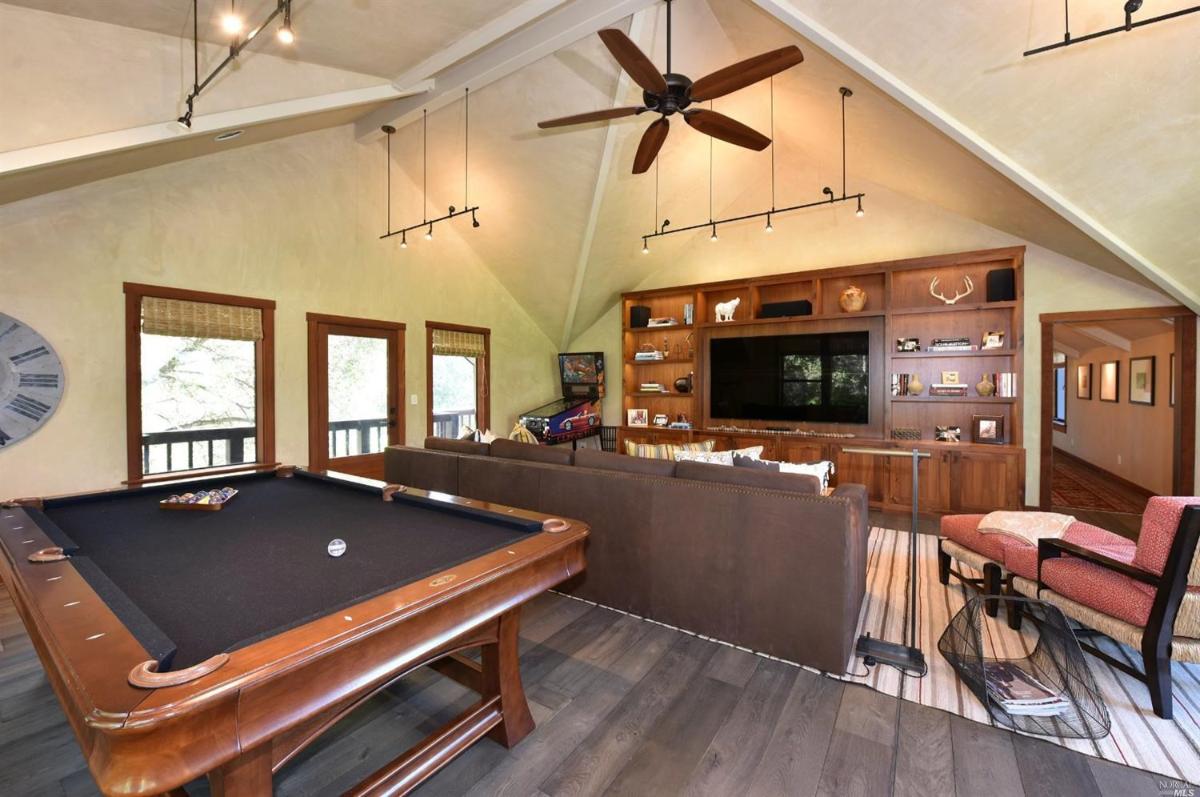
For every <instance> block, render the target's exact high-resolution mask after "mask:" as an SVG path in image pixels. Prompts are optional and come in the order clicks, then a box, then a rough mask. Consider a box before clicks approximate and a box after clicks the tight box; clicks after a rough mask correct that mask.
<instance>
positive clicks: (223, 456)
mask: <svg viewBox="0 0 1200 797" xmlns="http://www.w3.org/2000/svg"><path fill="white" fill-rule="evenodd" d="M254 345H255V344H254V341H248V340H218V339H213V338H179V337H174V336H167V335H146V334H143V335H142V339H141V348H142V362H141V369H142V472H143V473H145V474H152V473H169V472H171V471H178V470H191V469H195V468H213V467H221V466H225V465H239V464H241V463H244V462H254V461H256V460H257V458H258V456H257V451H255V446H254V443H255V437H254V434H255V406H254V403H255V390H254V388H255V357H254Z"/></svg>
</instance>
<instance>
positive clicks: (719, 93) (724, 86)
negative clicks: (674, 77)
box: [691, 44, 804, 102]
mask: <svg viewBox="0 0 1200 797" xmlns="http://www.w3.org/2000/svg"><path fill="white" fill-rule="evenodd" d="M803 60H804V54H803V53H801V52H800V48H799V47H797V46H795V45H794V44H793V45H788V46H787V47H781V48H779V49H778V50H772V51H771V52H769V53H762V54H761V55H756V56H754V57H753V58H747V59H746V60H745V61H739V62H737V63H736V64H732V65H730V66H727V67H725V68H724V69H718V70H717V71H716V72H713V73H712V74H709V75H705V76H704V77H702V78H700V79H699V80H697V81H696V82H695V83H693V84H692V92H691V96H692V101H693V102H703V101H705V100H714V99H716V98H717V97H724V96H725V95H726V94H732V93H733V92H735V91H737V90H738V89H744V88H746V86H749V85H751V84H754V83H757V82H758V81H760V80H766V79H767V78H769V77H771V75H777V74H779V73H780V72H782V71H783V70H785V69H788V68H790V67H793V66H795V65H796V64H798V63H800V62H801V61H803Z"/></svg>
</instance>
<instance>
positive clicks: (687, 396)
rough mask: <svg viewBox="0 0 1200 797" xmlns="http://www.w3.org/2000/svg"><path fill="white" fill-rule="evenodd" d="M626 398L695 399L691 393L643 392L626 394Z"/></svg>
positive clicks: (636, 391) (635, 391) (637, 391)
mask: <svg viewBox="0 0 1200 797" xmlns="http://www.w3.org/2000/svg"><path fill="white" fill-rule="evenodd" d="M625 395H626V396H639V397H642V398H685V399H690V398H694V396H693V395H692V394H691V393H654V392H651V391H646V392H642V391H641V390H632V391H629V392H628V393H626V394H625Z"/></svg>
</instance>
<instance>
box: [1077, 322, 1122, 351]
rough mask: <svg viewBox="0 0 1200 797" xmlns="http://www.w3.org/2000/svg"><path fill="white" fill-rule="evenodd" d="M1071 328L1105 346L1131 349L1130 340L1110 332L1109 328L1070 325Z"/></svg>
mask: <svg viewBox="0 0 1200 797" xmlns="http://www.w3.org/2000/svg"><path fill="white" fill-rule="evenodd" d="M1071 329H1073V330H1075V331H1076V332H1078V333H1079V334H1080V335H1083V336H1084V337H1088V338H1091V339H1092V340H1097V341H1099V342H1100V343H1102V344H1104V345H1105V346H1112V347H1113V348H1117V349H1120V350H1121V351H1132V350H1133V342H1132V341H1130V340H1129V338H1123V337H1121V336H1120V335H1118V334H1117V333H1116V332H1110V331H1109V330H1107V329H1104V328H1103V327H1077V326H1073V327H1071Z"/></svg>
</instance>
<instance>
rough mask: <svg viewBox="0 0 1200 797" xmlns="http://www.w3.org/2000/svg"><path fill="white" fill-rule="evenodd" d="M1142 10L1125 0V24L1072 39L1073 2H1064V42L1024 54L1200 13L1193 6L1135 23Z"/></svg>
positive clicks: (1137, 1) (1131, 0)
mask: <svg viewBox="0 0 1200 797" xmlns="http://www.w3.org/2000/svg"><path fill="white" fill-rule="evenodd" d="M1141 9H1142V0H1125V4H1124V5H1123V6H1122V7H1121V11H1122V13H1124V15H1125V22H1124V23H1123V24H1121V25H1117V26H1116V27H1112V28H1107V29H1105V30H1100V31H1096V32H1095V33H1088V34H1085V35H1083V36H1078V37H1074V38H1072V36H1071V0H1063V37H1062V41H1060V42H1054V43H1053V44H1045V45H1042V46H1041V47H1034V48H1033V49H1032V50H1026V51H1025V52H1024V53H1023V54H1024V55H1026V56H1030V55H1037V54H1038V53H1044V52H1047V51H1048V50H1057V49H1059V48H1060V47H1070V46H1071V45H1072V44H1079V43H1080V42H1086V41H1090V40H1092V39H1099V38H1101V37H1103V36H1111V35H1112V34H1114V33H1128V32H1129V31H1131V30H1133V29H1134V28H1140V27H1143V26H1145V25H1153V24H1154V23H1155V22H1165V21H1166V20H1168V19H1175V18H1176V17H1182V16H1184V15H1185V14H1195V13H1196V12H1197V11H1200V6H1192V7H1191V8H1181V9H1179V10H1177V11H1168V12H1167V13H1165V14H1159V15H1158V16H1156V17H1150V18H1149V19H1140V20H1138V21H1137V22H1134V21H1133V15H1134V14H1136V13H1137V12H1138V11H1140V10H1141Z"/></svg>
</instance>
